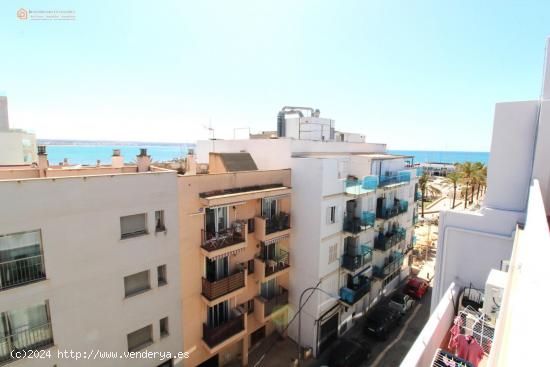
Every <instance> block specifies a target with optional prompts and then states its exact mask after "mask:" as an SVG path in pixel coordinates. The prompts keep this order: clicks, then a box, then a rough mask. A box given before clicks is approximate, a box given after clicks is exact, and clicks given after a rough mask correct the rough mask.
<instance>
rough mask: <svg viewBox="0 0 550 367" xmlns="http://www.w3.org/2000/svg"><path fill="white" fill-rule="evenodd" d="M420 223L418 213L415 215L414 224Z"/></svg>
mask: <svg viewBox="0 0 550 367" xmlns="http://www.w3.org/2000/svg"><path fill="white" fill-rule="evenodd" d="M416 223H418V215H413V226H414V225H415V224H416Z"/></svg>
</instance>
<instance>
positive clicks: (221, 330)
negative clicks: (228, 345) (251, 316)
mask: <svg viewBox="0 0 550 367" xmlns="http://www.w3.org/2000/svg"><path fill="white" fill-rule="evenodd" d="M243 330H244V314H242V313H241V314H240V315H238V316H235V317H234V318H233V319H230V320H228V321H226V322H225V323H223V324H221V325H219V326H216V327H209V326H208V325H206V324H202V339H203V340H204V341H205V342H206V344H208V346H209V347H210V348H214V347H215V346H216V345H218V344H220V343H222V342H224V341H225V340H227V339H229V338H231V337H232V336H234V335H236V334H238V333H240V332H241V331H243Z"/></svg>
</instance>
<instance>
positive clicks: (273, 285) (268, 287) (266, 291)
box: [260, 278, 277, 299]
mask: <svg viewBox="0 0 550 367" xmlns="http://www.w3.org/2000/svg"><path fill="white" fill-rule="evenodd" d="M276 294H277V278H273V279H270V280H268V281H267V282H264V283H262V285H261V289H260V295H261V296H262V297H263V298H265V299H271V298H273V297H275V296H276Z"/></svg>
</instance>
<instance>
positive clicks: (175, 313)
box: [0, 171, 183, 367]
mask: <svg viewBox="0 0 550 367" xmlns="http://www.w3.org/2000/svg"><path fill="white" fill-rule="evenodd" d="M75 172H76V171H75ZM75 175H77V176H71V177H46V178H34V179H19V180H18V179H11V180H0V198H1V202H2V213H3V214H2V215H1V216H0V236H4V238H8V237H9V235H11V234H16V233H21V232H29V231H38V233H39V236H40V238H41V253H42V256H41V259H40V261H41V262H42V264H43V271H45V279H37V280H36V281H34V282H31V283H23V284H19V285H16V286H13V287H9V288H0V313H1V314H2V315H3V317H5V315H6V313H9V312H12V313H13V312H17V311H20V310H22V309H25V307H28V306H30V305H34V304H39V303H41V304H45V303H47V305H48V306H47V309H48V313H49V322H50V324H51V333H52V335H53V345H51V346H48V348H47V349H46V351H47V352H49V353H51V355H52V359H50V360H48V361H47V362H46V361H44V360H40V359H21V360H18V361H15V362H13V363H11V364H10V366H11V365H13V366H44V365H49V366H51V365H54V364H55V365H56V366H58V367H61V366H75V365H91V364H92V363H90V362H89V361H86V360H81V361H78V362H77V361H75V360H74V359H59V358H57V357H58V351H71V350H72V351H74V352H80V353H84V352H86V353H90V351H91V350H94V351H96V350H99V351H102V352H118V353H120V354H122V353H123V352H128V350H129V345H128V334H130V333H132V332H134V331H136V330H139V329H140V328H144V327H147V326H149V325H151V327H152V335H151V337H152V341H151V343H150V344H148V345H147V346H144V349H142V350H141V351H144V350H147V351H151V352H168V351H169V352H171V353H177V352H181V351H182V348H183V341H182V334H181V297H180V294H181V293H180V283H181V281H180V270H179V262H180V260H179V242H178V235H179V231H178V208H177V202H178V201H177V187H176V172H173V171H165V172H147V173H123V174H108V175H93V176H89V175H88V176H86V175H82V173H81V172H79V173H75ZM161 210H162V211H163V213H164V218H163V219H164V227H165V230H164V231H157V223H156V220H155V212H156V211H161ZM8 213H9V214H8ZM136 214H145V218H146V231H147V233H146V234H142V235H137V236H133V237H128V238H124V239H121V238H122V235H121V217H124V216H129V215H136ZM6 236H7V237H6ZM1 238H2V237H0V239H1ZM6 243H7V242H4V248H2V250H3V251H2V252H1V253H2V254H3V255H4V256H5V255H6V254H8V253H9V252H10V251H13V249H12V250H10V249H9V248H8V247H6V245H5V244H6ZM0 246H2V242H1V241H0ZM18 261H21V260H18ZM23 265H24V266H28V263H23ZM163 265H165V266H166V273H165V275H166V284H164V282H160V281H159V277H158V276H159V272H158V267H159V266H163ZM8 266H9V264H7V262H6V261H4V262H3V260H2V259H1V258H0V267H2V269H3V270H6V269H7V267H8ZM143 271H148V272H149V284H150V289H149V290H143V291H141V292H139V293H138V294H133V295H131V296H126V291H127V288H125V287H126V286H125V277H126V276H129V275H132V274H136V273H139V272H143ZM6 274H7V273H4V274H2V275H3V278H2V284H3V285H6V279H7V278H6V276H7V275H6ZM13 274H15V273H13ZM13 274H12V276H13ZM20 276H21V275H20ZM165 317H167V318H168V331H169V332H168V334H167V335H166V334H165V335H161V330H160V320H161V319H163V318H165ZM27 329H29V327H27ZM29 330H30V331H29V333H31V335H33V334H32V328H30V329H29ZM1 336H2V334H1V333H0V337H1ZM35 337H37V338H40V337H39V336H35ZM2 341H5V340H4V339H3V340H2ZM2 341H0V346H1V345H2ZM1 350H2V348H1V347H0V351H1ZM160 363H161V361H160V360H159V358H158V357H157V358H156V359H132V360H128V359H124V358H121V359H97V360H94V361H93V365H98V366H128V365H132V366H157V365H159V364H160Z"/></svg>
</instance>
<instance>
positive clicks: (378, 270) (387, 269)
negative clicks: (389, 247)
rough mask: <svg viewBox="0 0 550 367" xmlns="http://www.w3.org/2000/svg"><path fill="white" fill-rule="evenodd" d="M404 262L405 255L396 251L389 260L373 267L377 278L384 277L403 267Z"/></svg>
mask: <svg viewBox="0 0 550 367" xmlns="http://www.w3.org/2000/svg"><path fill="white" fill-rule="evenodd" d="M402 264H403V255H402V254H401V253H394V254H393V255H392V256H390V258H389V262H388V263H387V264H386V265H384V266H382V267H380V266H374V267H373V272H372V273H373V275H374V276H375V277H377V278H380V279H384V278H386V277H387V276H389V275H390V274H392V273H393V272H395V271H396V270H397V269H399V268H400V267H401V265H402Z"/></svg>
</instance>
